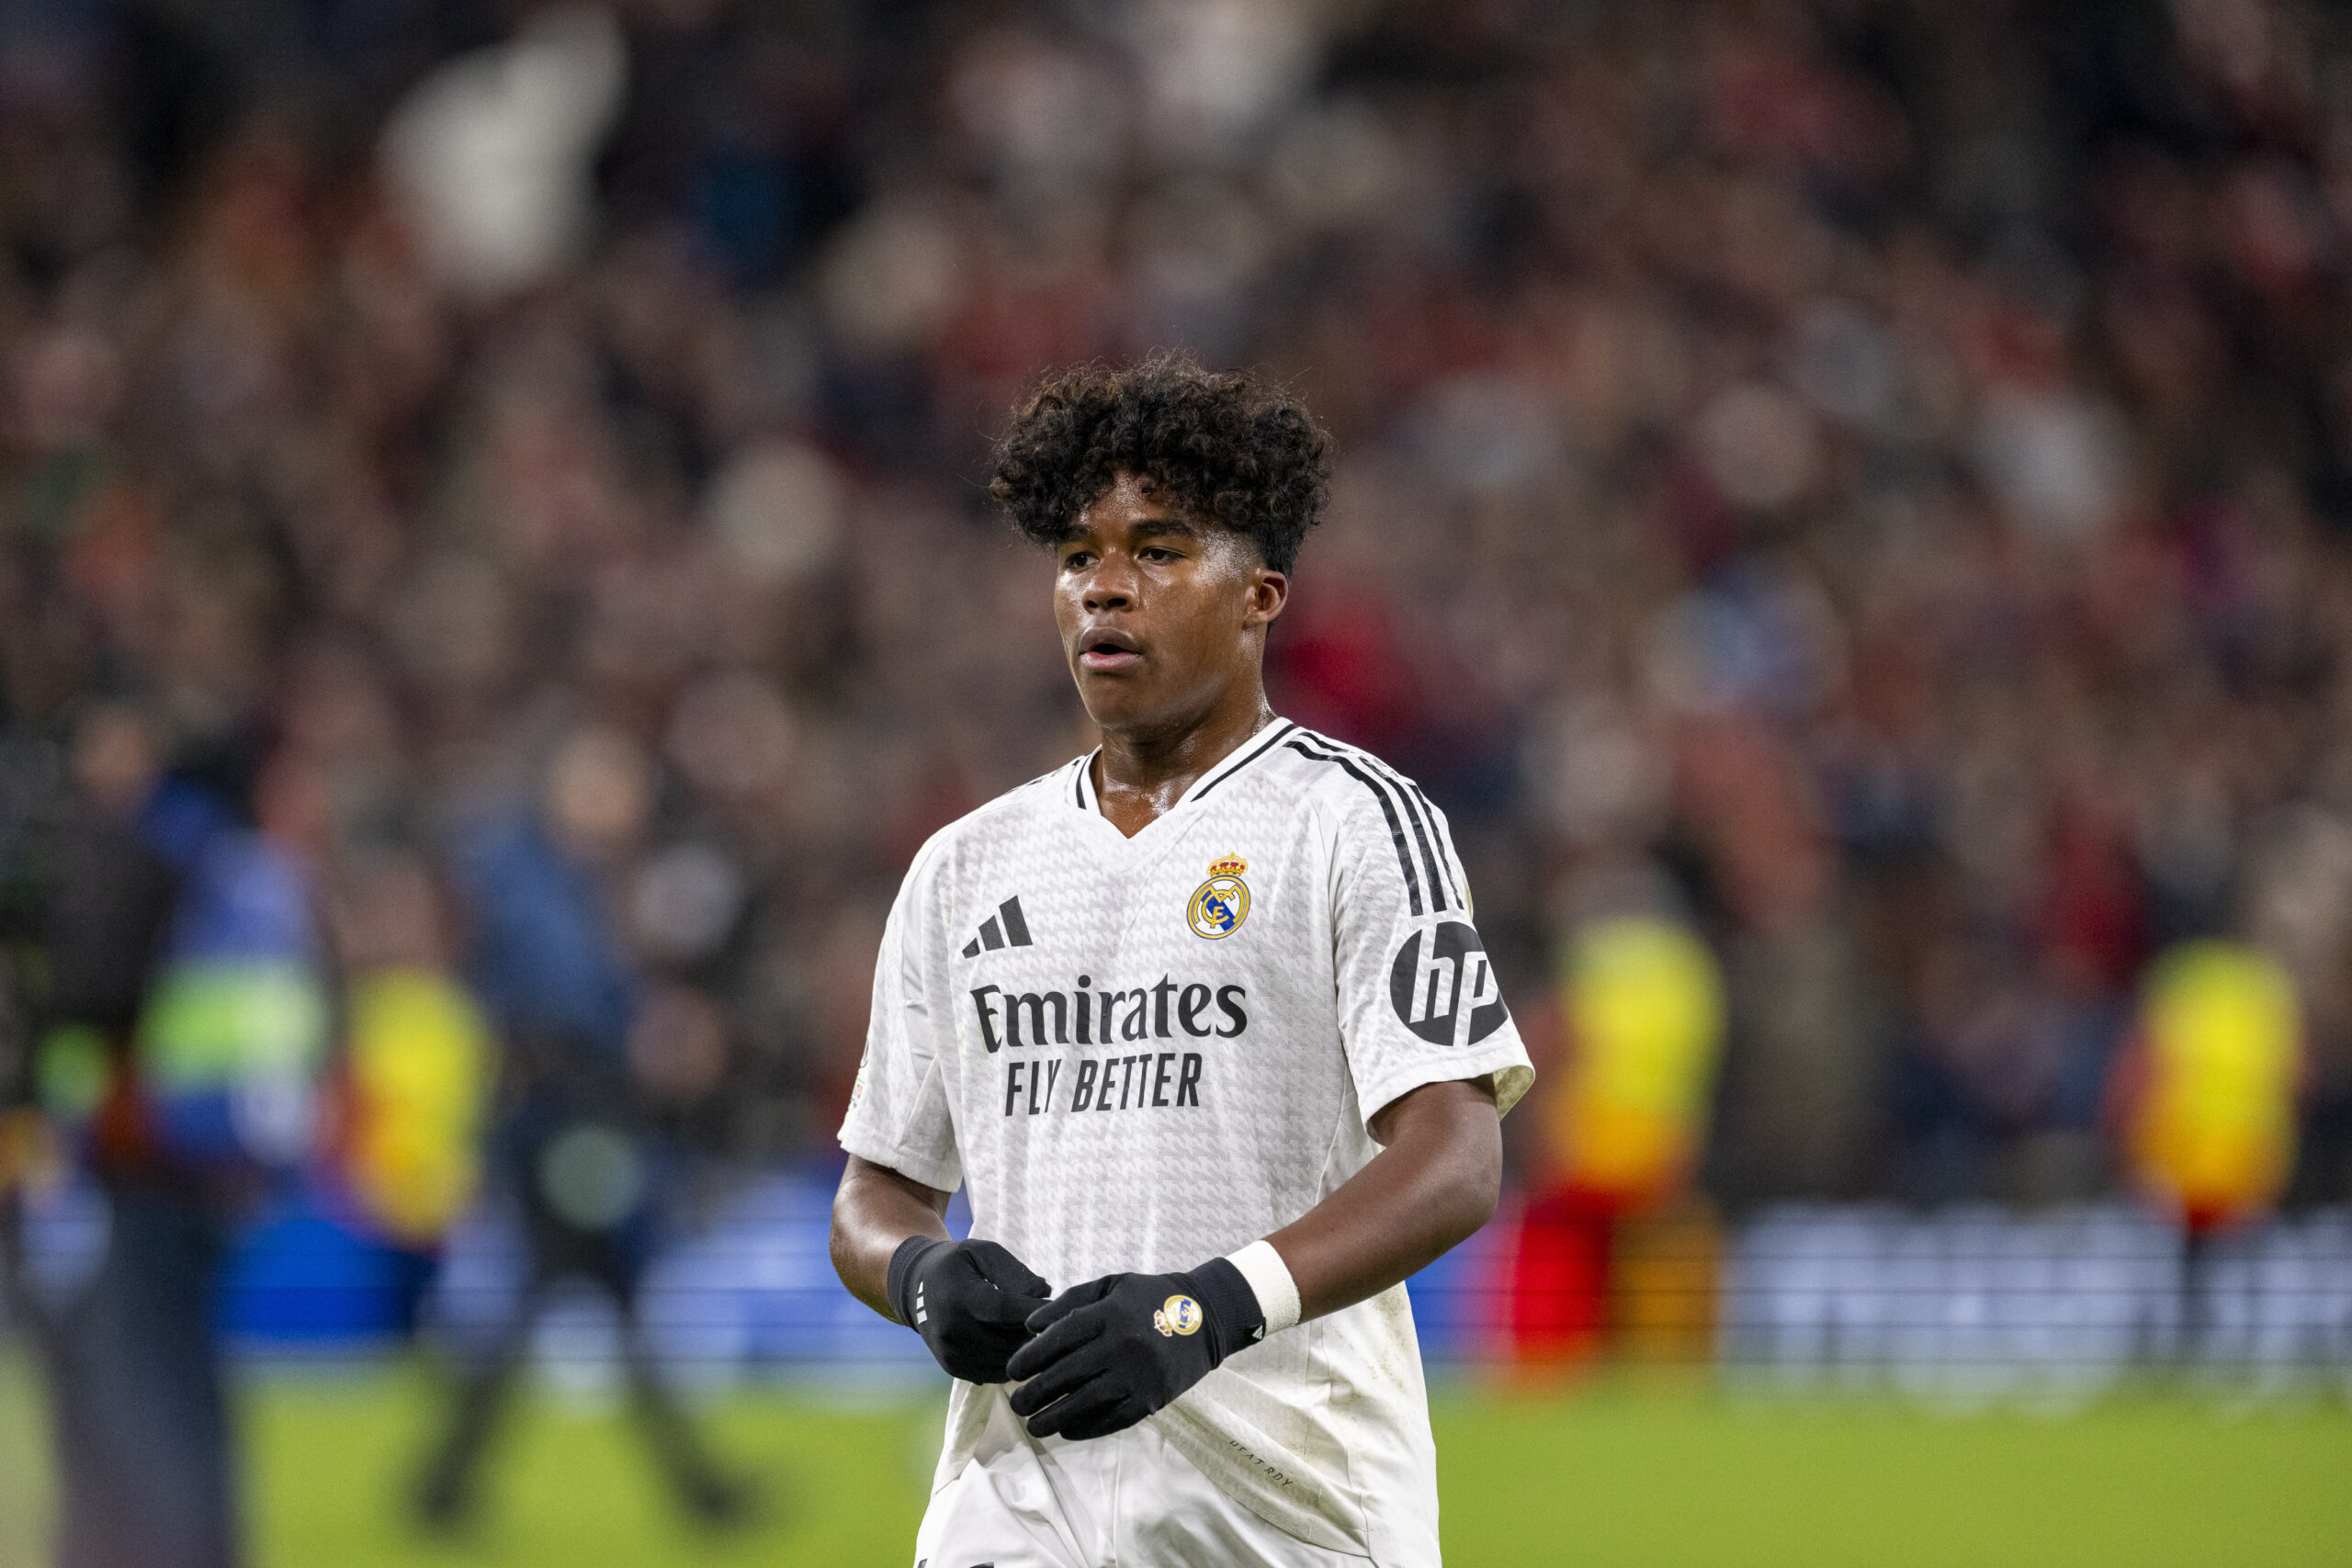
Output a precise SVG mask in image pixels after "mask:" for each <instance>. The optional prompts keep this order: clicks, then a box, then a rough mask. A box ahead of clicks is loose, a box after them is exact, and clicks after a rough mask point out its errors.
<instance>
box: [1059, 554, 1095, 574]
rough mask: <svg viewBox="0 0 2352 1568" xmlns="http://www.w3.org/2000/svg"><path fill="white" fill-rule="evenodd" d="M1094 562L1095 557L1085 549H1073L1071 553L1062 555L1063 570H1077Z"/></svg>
mask: <svg viewBox="0 0 2352 1568" xmlns="http://www.w3.org/2000/svg"><path fill="white" fill-rule="evenodd" d="M1093 564H1094V558H1093V557H1092V556H1091V555H1089V554H1088V553H1087V552H1086V551H1084V550H1072V551H1070V553H1069V554H1068V555H1066V556H1064V557H1062V570H1064V571H1076V570H1078V569H1079V568H1080V567H1084V566H1092V565H1093Z"/></svg>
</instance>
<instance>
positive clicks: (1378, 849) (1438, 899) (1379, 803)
mask: <svg viewBox="0 0 2352 1568" xmlns="http://www.w3.org/2000/svg"><path fill="white" fill-rule="evenodd" d="M1351 772H1352V773H1355V774H1356V775H1357V777H1356V778H1355V780H1354V782H1355V783H1357V784H1360V785H1361V787H1360V788H1359V789H1356V790H1354V791H1352V792H1350V794H1349V795H1348V796H1347V797H1346V802H1345V805H1344V807H1340V809H1339V810H1338V811H1337V813H1336V819H1335V820H1334V821H1333V822H1332V824H1331V826H1330V828H1329V830H1328V838H1327V842H1328V843H1329V847H1330V853H1331V857H1332V861H1331V873H1330V886H1331V900H1332V910H1331V929H1332V945H1333V949H1334V952H1333V959H1334V964H1335V968H1336V971H1337V978H1338V983H1339V993H1340V995H1339V1003H1340V1038H1341V1040H1342V1042H1343V1043H1344V1044H1345V1047H1346V1050H1347V1054H1348V1069H1349V1071H1350V1073H1351V1074H1352V1075H1353V1077H1354V1078H1355V1085H1356V1099H1357V1100H1358V1102H1359V1104H1360V1105H1361V1106H1362V1108H1363V1117H1364V1121H1365V1122H1366V1123H1367V1124H1369V1123H1370V1122H1371V1120H1372V1118H1373V1117H1374V1115H1376V1114H1377V1113H1378V1112H1379V1111H1382V1110H1384V1109H1385V1108H1386V1107H1387V1106H1388V1105H1389V1104H1391V1103H1392V1102H1394V1101H1395V1100H1397V1098H1398V1097H1399V1096H1401V1095H1404V1094H1406V1093H1407V1092H1408V1091H1409V1090H1412V1089H1419V1088H1420V1087H1421V1086H1422V1085H1423V1084H1430V1083H1448V1082H1453V1081H1454V1080H1457V1079H1464V1078H1477V1077H1486V1076H1487V1075H1488V1074H1492V1075H1493V1076H1494V1082H1495V1104H1496V1109H1497V1110H1498V1111H1503V1112H1508V1111H1510V1108H1511V1107H1512V1106H1513V1105H1515V1104H1517V1103H1518V1101H1519V1099H1520V1097H1521V1095H1523V1094H1525V1093H1526V1092H1527V1089H1528V1086H1529V1085H1531V1084H1532V1083H1533V1082H1534V1081H1535V1069H1534V1067H1533V1066H1532V1065H1531V1064H1530V1063H1529V1061H1528V1059H1527V1048H1526V1047H1525V1045H1523V1044H1522V1043H1521V1041H1520V1037H1519V1028H1518V1026H1517V1025H1516V1024H1515V1023H1513V1022H1512V1021H1511V1016H1510V1009H1509V1008H1508V1007H1507V1006H1505V1005H1504V1002H1503V994H1502V987H1501V985H1500V984H1499V983H1498V980H1497V979H1496V976H1495V969H1494V964H1493V963H1492V962H1491V961H1490V960H1489V959H1488V957H1487V950H1486V944H1485V943H1484V942H1481V941H1480V940H1479V937H1478V930H1477V927H1476V923H1475V922H1474V920H1473V918H1472V913H1471V899H1470V890H1469V886H1468V880H1467V878H1466V877H1464V874H1463V871H1462V864H1461V862H1460V860H1459V859H1458V858H1457V857H1456V856H1455V854H1454V852H1453V835H1452V834H1451V833H1450V832H1449V831H1448V830H1447V829H1446V824H1445V818H1443V817H1442V816H1441V815H1440V814H1439V812H1438V810H1437V808H1436V807H1434V806H1432V805H1430V802H1429V801H1428V799H1427V798H1426V797H1425V796H1423V795H1422V794H1421V793H1420V791H1419V789H1418V788H1416V787H1415V786H1414V785H1413V784H1411V783H1410V782H1409V781H1408V780H1406V779H1402V778H1400V777H1398V776H1397V775H1396V774H1395V773H1390V772H1388V771H1387V770H1385V769H1384V768H1381V767H1379V766H1378V765H1377V764H1376V763H1374V762H1373V761H1371V760H1370V759H1369V758H1364V759H1363V760H1362V761H1361V762H1360V763H1359V764H1358V766H1357V767H1355V768H1354V769H1352V770H1351Z"/></svg>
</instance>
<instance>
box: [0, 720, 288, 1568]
mask: <svg viewBox="0 0 2352 1568" xmlns="http://www.w3.org/2000/svg"><path fill="white" fill-rule="evenodd" d="M163 761H164V743H163V740H162V739H161V737H160V735H159V733H158V729H157V727H156V726H155V724H154V723H153V720H152V719H151V717H150V716H148V715H146V714H145V713H144V712H142V711H141V709H140V708H138V707H137V706H135V705H130V704H125V703H102V704H98V705H94V706H93V707H92V708H91V709H90V710H89V711H88V712H86V713H85V715H84V716H83V718H82V720H81V722H80V724H79V725H78V727H77V729H76V733H75V735H74V742H73V745H72V748H71V753H70V769H69V773H70V782H71V791H72V798H71V800H70V801H69V802H66V803H64V804H63V807H62V810H61V811H59V812H58V813H57V815H56V817H55V819H54V821H53V822H52V823H51V831H49V832H47V833H41V834H35V835H32V836H30V837H20V838H19V844H20V845H21V846H23V847H24V848H25V850H26V852H28V853H29V854H30V856H31V858H32V859H34V860H35V861H36V862H39V863H40V864H39V867H38V869H37V871H36V873H35V876H36V879H37V880H38V881H39V882H40V885H41V892H40V897H39V899H38V903H39V905H40V910H41V914H40V936H39V940H40V948H41V950H42V954H43V959H44V962H43V963H42V964H41V965H40V967H41V969H42V970H43V971H45V974H46V976H47V983H46V986H45V987H44V991H43V994H40V995H39V996H38V997H37V998H35V1000H36V1003H37V1006H38V1010H39V1017H40V1022H39V1032H40V1033H39V1043H38V1046H37V1049H36V1052H35V1055H34V1080H35V1089H36V1097H37V1100H38V1103H39V1105H40V1109H41V1111H42V1112H43V1113H44V1114H45V1116H46V1117H47V1119H48V1121H49V1123H50V1125H51V1128H52V1129H53V1130H54V1133H55V1135H56V1137H57V1138H58V1140H59V1142H60V1143H62V1145H63V1147H64V1148H65V1149H66V1150H67V1151H68V1152H69V1154H70V1156H71V1160H70V1165H71V1170H70V1173H69V1174H67V1175H66V1176H65V1178H64V1180H63V1183H62V1186H60V1187H59V1188H58V1189H56V1190H53V1191H51V1193H49V1194H48V1195H47V1197H46V1198H45V1199H41V1198H37V1199H36V1201H35V1202H34V1204H33V1207H32V1213H31V1219H32V1224H33V1227H34V1228H35V1229H36V1230H39V1229H40V1228H41V1227H42V1225H43V1222H44V1221H45V1220H46V1221H52V1222H55V1221H62V1223H60V1224H50V1226H49V1232H50V1240H51V1243H52V1245H50V1246H47V1247H40V1248H37V1249H35V1250H37V1251H38V1252H39V1254H40V1256H39V1258H37V1259H36V1260H35V1264H36V1266H35V1267H33V1268H32V1269H29V1270H28V1273H29V1274H30V1275H31V1279H30V1280H29V1285H30V1287H31V1288H30V1289H28V1291H27V1292H26V1294H27V1297H28V1307H29V1309H30V1310H29V1311H28V1317H29V1319H30V1321H31V1323H32V1325H33V1328H34V1332H35V1337H36V1339H37V1341H38V1343H39V1345H40V1352H41V1359H42V1362H43V1367H44V1371H45V1373H46V1377H47V1381H48V1385H49V1391H50V1394H51V1415H52V1428H53V1439H54V1444H55V1451H56V1461H57V1471H58V1476H59V1482H60V1494H61V1495H60V1506H59V1517H58V1540H57V1557H56V1561H57V1563H58V1565H59V1568H230V1565H232V1564H234V1563H237V1562H241V1561H242V1560H243V1553H242V1550H241V1546H240V1540H239V1533H240V1532H239V1528H238V1521H237V1517H236V1516H237V1508H236V1495H237V1485H236V1479H235V1469H236V1466H235V1457H234V1444H233V1438H232V1423H231V1411H230V1407H229V1400H228V1395H227V1390H226V1387H225V1382H224V1377H223V1368H222V1358H221V1347H220V1337H219V1332H218V1325H217V1323H216V1321H215V1318H214V1313H213V1298H214V1291H215V1286H216V1283H217V1277H218V1273H219V1268H220V1260H221V1258H222V1254H223V1251H224V1244H225V1239H226V1233H227V1229H228V1226H229V1224H231V1222H232V1220H233V1219H234V1218H235V1216H236V1215H237V1213H239V1211H240V1210H241V1208H242V1207H243V1204H244V1203H245V1202H246V1201H248V1200H250V1199H251V1198H252V1197H254V1195H255V1194H257V1193H258V1192H259V1191H260V1190H263V1189H264V1188H265V1187H266V1186H267V1185H268V1184H269V1183H270V1182H272V1181H274V1180H276V1179H280V1178H282V1177H283V1176H284V1175H286V1174H287V1173H288V1171H290V1170H291V1169H292V1168H294V1167H295V1166H296V1165H297V1164H299V1162H300V1159H301V1158H302V1156H304V1155H305V1154H306V1153H307V1152H308V1148H309V1145H310V1139H311V1114H312V1111H311V1103H312V1093H313V1089H314V1086H315V1083H316V1079H317V1075H318V1071H319V1068H320V1066H321V1063H322V1058H323V1055H324V1053H325V1048H326V1043H327V1038H328V1006H327V998H326V989H325V986H324V983H323V977H322V969H321V966H320V961H319V960H320V953H319V943H318V940H317V932H316V930H315V926H314V922H313V919H312V909H311V872H310V868H309V864H308V862H307V850H308V848H309V847H310V846H311V844H312V843H313V841H314V840H315V834H314V833H313V832H312V830H311V829H313V828H314V827H315V826H316V824H317V823H318V822H319V820H320V819H321V818H320V814H319V812H318V811H317V810H316V806H317V801H316V799H315V792H314V791H313V790H311V788H310V787H309V781H308V779H307V775H305V774H304V773H302V771H301V770H300V768H299V767H297V766H296V765H294V764H293V763H291V762H290V761H284V760H280V761H276V762H273V763H272V764H271V765H269V766H267V767H265V768H263V769H261V770H259V772H258V774H257V776H256V777H254V782H253V783H252V784H246V783H245V782H244V778H243V776H241V773H242V771H241V770H240V769H238V768H237V767H236V766H235V763H234V760H233V759H229V760H228V761H227V765H225V766H220V765H214V766H209V767H205V768H202V769H181V770H174V771H166V770H165V769H164V766H163ZM214 761H215V762H216V763H218V762H220V761H221V759H215V760H214Z"/></svg>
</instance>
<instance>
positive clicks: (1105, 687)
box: [1077, 670, 1159, 728]
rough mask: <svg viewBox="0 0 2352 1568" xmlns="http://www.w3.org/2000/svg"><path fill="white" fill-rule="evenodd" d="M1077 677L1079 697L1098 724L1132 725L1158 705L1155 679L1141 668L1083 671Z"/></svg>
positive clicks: (1078, 672) (1106, 725)
mask: <svg viewBox="0 0 2352 1568" xmlns="http://www.w3.org/2000/svg"><path fill="white" fill-rule="evenodd" d="M1077 676H1078V700H1079V701H1080V702H1081V703H1083V704H1085V705H1086V715H1087V716H1088V717H1089V718H1091V719H1092V720H1093V721H1094V722H1095V723H1096V724H1098V725H1102V726H1104V727H1106V728H1119V727H1121V726H1124V725H1128V724H1133V723H1135V722H1136V721H1137V720H1139V719H1142V718H1145V717H1147V716H1149V715H1150V714H1151V713H1153V712H1154V711H1156V710H1157V708H1158V707H1159V704H1158V703H1156V702H1155V701H1154V700H1153V699H1154V691H1153V688H1154V686H1155V684H1156V682H1151V681H1149V680H1147V679H1145V678H1144V677H1143V675H1142V673H1141V672H1140V671H1124V670H1123V671H1088V670H1080V671H1077Z"/></svg>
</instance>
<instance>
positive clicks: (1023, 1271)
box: [885, 1235, 1054, 1382]
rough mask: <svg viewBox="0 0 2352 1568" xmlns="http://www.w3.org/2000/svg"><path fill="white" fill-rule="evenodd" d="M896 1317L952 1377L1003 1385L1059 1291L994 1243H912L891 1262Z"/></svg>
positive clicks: (892, 1306) (891, 1294)
mask: <svg viewBox="0 0 2352 1568" xmlns="http://www.w3.org/2000/svg"><path fill="white" fill-rule="evenodd" d="M885 1290H886V1292H887V1293H888V1296H889V1298H890V1310H891V1311H892V1312H895V1313H897V1314H899V1322H900V1323H903V1324H905V1325H907V1326H908V1327H910V1328H911V1329H913V1330H914V1331H915V1332H916V1333H918V1334H920V1335H922V1342H923V1343H924V1344H925V1345H927V1346H929V1347H930V1348H931V1353H932V1356H933V1359H936V1360H937V1361H938V1362H939V1364H940V1365H941V1366H943V1367H944V1368H946V1369H947V1375H948V1376H949V1377H952V1378H961V1379H963V1380H964V1381H965V1382H1004V1381H1005V1371H1004V1360H1005V1358H1006V1357H1008V1356H1010V1355H1012V1353H1013V1352H1014V1351H1015V1350H1018V1349H1019V1348H1021V1347H1022V1346H1023V1345H1025V1344H1027V1343H1028V1342H1029V1330H1028V1329H1027V1328H1025V1327H1023V1321H1024V1320H1025V1319H1026V1318H1027V1317H1028V1316H1029V1314H1031V1313H1033V1312H1035V1311H1036V1310H1037V1303H1039V1302H1041V1301H1043V1300H1045V1299H1046V1297H1047V1296H1050V1295H1052V1294H1053V1293H1054V1288H1053V1287H1052V1286H1051V1285H1048V1284H1047V1283H1046V1281H1045V1280H1041V1279H1039V1278H1038V1277H1037V1276H1036V1275H1035V1273H1033V1272H1031V1271H1030V1269H1029V1266H1028V1265H1027V1264H1026V1263H1023V1262H1022V1261H1021V1259H1019V1258H1015V1257H1013V1256H1012V1253H1010V1252H1007V1251H1006V1250H1005V1249H1004V1248H1003V1247H1000V1246H998V1245H997V1244H996V1243H995V1242H992V1241H933V1240H930V1239H929V1238H927V1237H924V1236H919V1235H910V1236H909V1237H907V1239H906V1240H904V1241H902V1242H900V1243H899V1250H898V1251H896V1252H894V1253H892V1254H891V1255H890V1277H889V1283H888V1286H886V1287H885Z"/></svg>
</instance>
